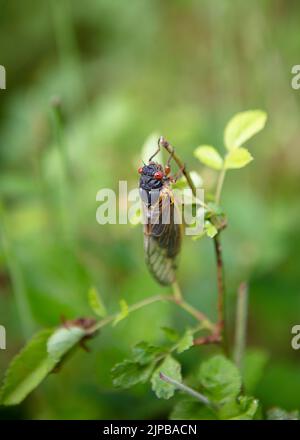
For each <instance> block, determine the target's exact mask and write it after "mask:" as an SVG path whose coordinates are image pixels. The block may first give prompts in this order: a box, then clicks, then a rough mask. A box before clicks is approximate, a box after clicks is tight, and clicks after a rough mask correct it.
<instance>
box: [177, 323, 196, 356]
mask: <svg viewBox="0 0 300 440" xmlns="http://www.w3.org/2000/svg"><path fill="white" fill-rule="evenodd" d="M193 343H194V337H193V332H192V330H191V329H187V330H186V332H185V333H184V335H183V336H182V337H181V338H180V339H179V342H178V344H177V353H182V352H184V351H186V350H188V349H189V348H190V347H192V345H193Z"/></svg>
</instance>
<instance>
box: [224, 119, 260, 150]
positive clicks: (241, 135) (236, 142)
mask: <svg viewBox="0 0 300 440" xmlns="http://www.w3.org/2000/svg"><path fill="white" fill-rule="evenodd" d="M266 120H267V114H266V113H265V112H263V111H261V110H249V111H245V112H242V113H237V114H236V115H235V116H233V118H232V119H230V121H229V122H228V124H227V126H226V128H225V132H224V142H225V146H226V148H227V150H229V151H231V150H234V149H235V148H238V147H240V146H241V145H243V144H244V143H245V142H246V141H247V140H248V139H250V138H251V137H252V136H254V135H255V134H256V133H258V132H259V131H260V130H262V129H263V128H264V126H265V123H266Z"/></svg>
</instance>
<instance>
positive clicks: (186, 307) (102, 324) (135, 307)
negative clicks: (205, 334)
mask: <svg viewBox="0 0 300 440" xmlns="http://www.w3.org/2000/svg"><path fill="white" fill-rule="evenodd" d="M158 301H169V302H172V303H174V304H176V305H178V306H179V307H180V308H182V309H183V310H185V311H186V312H187V313H189V314H190V315H191V316H193V317H194V318H195V319H196V320H197V321H199V322H201V323H202V326H203V328H206V329H207V330H211V331H212V332H213V331H215V325H214V324H213V323H212V322H211V321H210V320H209V319H208V318H207V316H206V315H204V313H202V312H199V311H198V310H197V309H195V308H194V307H193V306H192V305H191V304H189V303H187V302H186V301H183V300H177V299H175V298H174V296H173V295H155V296H151V297H149V298H146V299H143V300H142V301H139V302H137V303H135V304H133V305H131V306H129V307H128V313H131V312H134V311H136V310H139V309H142V308H143V307H146V306H148V305H150V304H153V303H155V302H158ZM118 315H119V312H117V313H114V314H112V315H109V316H107V317H106V318H104V319H102V320H101V321H98V322H97V323H96V324H95V325H94V326H93V327H91V328H90V329H89V330H88V332H87V333H88V334H93V333H95V332H96V331H97V330H99V329H101V328H103V327H105V326H106V325H108V324H111V323H112V322H113V321H114V320H115V319H116V317H117V316H118Z"/></svg>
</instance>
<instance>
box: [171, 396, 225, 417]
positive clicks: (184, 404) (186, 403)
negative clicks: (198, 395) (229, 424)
mask: <svg viewBox="0 0 300 440" xmlns="http://www.w3.org/2000/svg"><path fill="white" fill-rule="evenodd" d="M216 418H217V416H216V414H215V413H214V412H213V410H211V409H210V408H208V407H207V406H204V405H203V404H201V403H200V402H199V401H198V400H196V399H193V398H192V397H184V398H182V399H181V400H180V401H179V402H178V403H177V404H176V405H175V407H174V408H173V411H172V412H171V415H170V419H171V420H216Z"/></svg>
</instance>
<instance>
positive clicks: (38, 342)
mask: <svg viewBox="0 0 300 440" xmlns="http://www.w3.org/2000/svg"><path fill="white" fill-rule="evenodd" d="M85 334H86V333H85V330H84V329H82V328H80V327H78V326H73V327H68V328H64V327H61V328H59V329H57V330H55V331H53V329H46V330H42V331H41V332H39V333H38V334H36V335H35V336H34V337H33V338H32V339H31V341H29V342H28V344H27V345H26V346H25V347H24V348H23V350H21V351H20V353H19V354H18V355H17V356H16V357H15V358H14V359H13V361H12V363H11V364H10V367H9V368H8V370H7V373H6V376H5V379H4V383H3V386H2V389H1V396H0V403H1V404H3V405H17V404H18V403H20V402H22V400H23V399H25V397H26V396H27V395H28V394H29V393H30V392H31V391H33V390H34V389H35V388H36V387H37V386H38V385H39V384H40V383H41V382H42V381H43V380H44V379H45V378H46V376H47V375H48V374H49V373H50V372H52V371H53V370H54V368H55V367H56V366H57V365H58V364H59V363H60V362H61V361H62V359H63V358H64V357H65V355H66V354H67V353H69V352H70V351H71V350H72V349H73V348H74V347H75V346H76V345H77V344H78V342H79V341H81V340H82V338H83V337H84V336H85Z"/></svg>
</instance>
